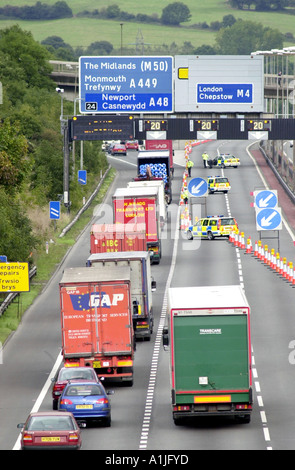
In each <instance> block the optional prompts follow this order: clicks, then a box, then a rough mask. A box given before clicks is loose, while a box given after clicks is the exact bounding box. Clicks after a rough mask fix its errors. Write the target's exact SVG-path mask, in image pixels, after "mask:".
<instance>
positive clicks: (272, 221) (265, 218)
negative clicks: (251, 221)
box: [256, 208, 282, 230]
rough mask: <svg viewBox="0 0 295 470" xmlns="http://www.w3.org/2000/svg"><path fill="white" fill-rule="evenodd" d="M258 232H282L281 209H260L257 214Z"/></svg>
mask: <svg viewBox="0 0 295 470" xmlns="http://www.w3.org/2000/svg"><path fill="white" fill-rule="evenodd" d="M256 227H257V230H281V228H282V215H281V209H280V208H276V209H273V208H268V209H260V210H259V211H257V212H256Z"/></svg>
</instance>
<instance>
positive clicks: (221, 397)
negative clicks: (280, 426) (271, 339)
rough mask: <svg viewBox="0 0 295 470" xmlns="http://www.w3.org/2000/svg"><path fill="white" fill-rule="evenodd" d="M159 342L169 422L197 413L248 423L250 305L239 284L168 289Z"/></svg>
mask: <svg viewBox="0 0 295 470" xmlns="http://www.w3.org/2000/svg"><path fill="white" fill-rule="evenodd" d="M163 344H164V347H165V348H166V347H167V346H168V345H169V349H170V372H171V396H172V413H173V419H174V423H175V424H180V423H181V422H182V421H183V419H184V418H192V417H197V416H233V417H234V418H235V419H236V420H237V421H239V422H244V423H249V422H250V419H251V411H252V375H251V348H250V307H249V304H248V302H247V299H246V296H245V293H244V291H243V289H242V287H241V286H239V285H234V286H205V287H183V288H182V287H175V288H170V289H169V291H168V311H167V326H165V327H164V328H163Z"/></svg>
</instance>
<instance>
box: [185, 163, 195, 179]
mask: <svg viewBox="0 0 295 470" xmlns="http://www.w3.org/2000/svg"><path fill="white" fill-rule="evenodd" d="M193 166H194V162H192V161H191V160H190V159H188V162H187V171H188V176H189V177H191V172H192V167H193Z"/></svg>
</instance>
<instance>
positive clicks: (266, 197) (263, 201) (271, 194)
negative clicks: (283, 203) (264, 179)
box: [254, 189, 278, 209]
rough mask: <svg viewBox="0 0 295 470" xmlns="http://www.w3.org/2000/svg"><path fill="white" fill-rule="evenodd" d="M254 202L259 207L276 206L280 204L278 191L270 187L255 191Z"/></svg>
mask: <svg viewBox="0 0 295 470" xmlns="http://www.w3.org/2000/svg"><path fill="white" fill-rule="evenodd" d="M254 202H255V206H256V207H257V208H258V209H264V208H274V207H276V206H277V205H278V192H277V191H276V190H274V191H270V190H268V189H266V190H261V191H254Z"/></svg>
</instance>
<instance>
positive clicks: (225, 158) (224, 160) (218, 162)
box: [213, 153, 241, 168]
mask: <svg viewBox="0 0 295 470" xmlns="http://www.w3.org/2000/svg"><path fill="white" fill-rule="evenodd" d="M240 164H241V162H240V159H239V158H237V157H235V156H234V155H231V154H230V153H221V154H220V155H218V157H216V158H214V160H213V165H214V166H217V167H218V168H228V167H233V168H238V166H240Z"/></svg>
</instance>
